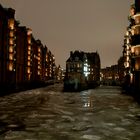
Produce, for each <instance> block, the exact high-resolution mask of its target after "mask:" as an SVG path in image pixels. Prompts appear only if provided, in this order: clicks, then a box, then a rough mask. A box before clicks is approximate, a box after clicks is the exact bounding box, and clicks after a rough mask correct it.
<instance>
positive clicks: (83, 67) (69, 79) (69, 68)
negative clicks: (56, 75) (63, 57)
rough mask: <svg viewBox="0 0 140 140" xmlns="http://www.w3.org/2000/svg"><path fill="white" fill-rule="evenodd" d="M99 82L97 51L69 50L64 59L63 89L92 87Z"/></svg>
mask: <svg viewBox="0 0 140 140" xmlns="http://www.w3.org/2000/svg"><path fill="white" fill-rule="evenodd" d="M99 83H100V57H99V54H98V53H97V52H93V53H86V52H82V51H75V52H72V51H71V52H70V57H69V58H68V60H67V61H66V73H65V79H64V89H65V90H82V89H85V88H89V87H90V88H93V87H95V86H97V85H99Z"/></svg>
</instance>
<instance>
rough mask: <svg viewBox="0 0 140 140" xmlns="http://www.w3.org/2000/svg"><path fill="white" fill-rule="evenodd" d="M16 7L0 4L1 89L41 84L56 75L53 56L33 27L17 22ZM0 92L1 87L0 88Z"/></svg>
mask: <svg viewBox="0 0 140 140" xmlns="http://www.w3.org/2000/svg"><path fill="white" fill-rule="evenodd" d="M14 14H15V10H13V9H11V8H8V9H6V8H3V7H2V6H1V5H0V90H3V92H4V91H5V90H7V89H8V90H9V89H10V90H13V89H19V90H20V89H21V88H24V89H26V88H28V87H32V86H33V87H36V86H38V85H40V84H41V85H42V84H43V85H44V84H45V83H46V81H48V80H53V79H54V77H55V58H54V55H53V54H52V53H51V51H49V50H48V48H47V47H46V46H43V44H42V43H41V41H40V40H36V39H35V38H34V37H33V34H32V30H31V29H29V28H27V27H25V26H20V25H19V22H18V21H16V20H15V17H14ZM0 93H1V91H0Z"/></svg>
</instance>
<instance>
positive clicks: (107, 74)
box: [101, 65, 119, 85]
mask: <svg viewBox="0 0 140 140" xmlns="http://www.w3.org/2000/svg"><path fill="white" fill-rule="evenodd" d="M101 82H102V84H106V85H116V84H117V85H118V84H119V74H118V65H112V66H111V67H106V68H103V69H101Z"/></svg>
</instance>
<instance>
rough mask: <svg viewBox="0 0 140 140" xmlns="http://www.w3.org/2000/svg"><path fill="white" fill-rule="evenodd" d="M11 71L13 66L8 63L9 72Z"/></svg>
mask: <svg viewBox="0 0 140 140" xmlns="http://www.w3.org/2000/svg"><path fill="white" fill-rule="evenodd" d="M12 70H13V64H12V63H9V71H12Z"/></svg>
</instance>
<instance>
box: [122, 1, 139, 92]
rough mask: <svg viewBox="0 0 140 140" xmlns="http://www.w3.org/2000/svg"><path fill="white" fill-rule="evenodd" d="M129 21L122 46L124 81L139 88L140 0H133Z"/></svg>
mask: <svg viewBox="0 0 140 140" xmlns="http://www.w3.org/2000/svg"><path fill="white" fill-rule="evenodd" d="M129 21H130V25H129V27H128V28H127V31H126V35H125V40H124V46H123V47H124V50H123V56H124V58H125V63H124V66H125V69H126V70H125V76H126V80H125V82H126V84H127V85H128V86H132V87H133V88H134V89H136V90H140V0H135V4H133V5H131V8H130V15H129Z"/></svg>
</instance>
